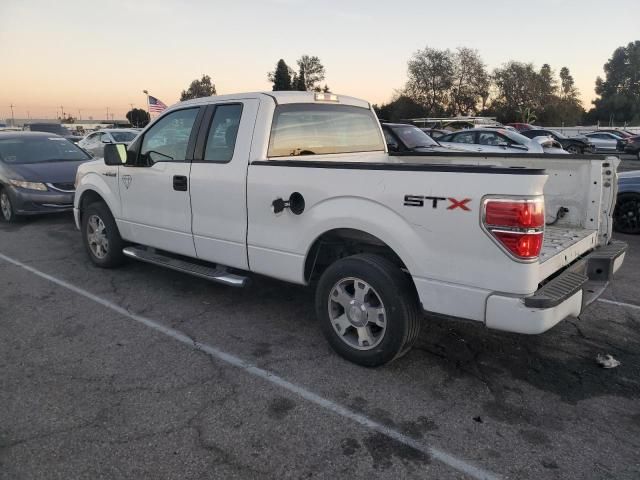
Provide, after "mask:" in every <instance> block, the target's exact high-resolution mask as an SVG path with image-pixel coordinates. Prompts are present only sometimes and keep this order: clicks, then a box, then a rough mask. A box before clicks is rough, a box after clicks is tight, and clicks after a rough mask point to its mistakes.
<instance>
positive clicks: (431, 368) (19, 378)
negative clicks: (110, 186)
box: [0, 215, 640, 480]
mask: <svg viewBox="0 0 640 480" xmlns="http://www.w3.org/2000/svg"><path fill="white" fill-rule="evenodd" d="M618 238H622V239H624V240H625V241H627V242H629V244H630V248H629V251H628V253H627V259H626V262H625V265H624V266H623V268H622V270H621V271H620V272H619V274H618V278H617V280H616V282H615V283H614V284H613V285H612V286H611V287H610V288H609V289H608V290H607V291H606V293H605V295H604V297H605V298H608V299H612V300H616V301H619V302H628V303H632V304H640V295H639V292H638V280H639V279H640V238H638V237H623V236H618ZM0 253H2V254H4V255H6V256H8V257H11V258H13V259H16V260H19V261H21V262H23V263H26V264H28V265H29V266H31V267H33V268H36V269H38V270H40V271H42V272H45V273H47V274H49V275H53V276H55V277H56V278H59V279H62V280H64V281H66V282H69V283H71V284H73V285H76V286H78V287H80V288H83V289H86V290H88V291H89V292H91V293H93V294H95V295H97V296H99V297H101V298H104V299H106V300H109V301H110V302H113V303H115V304H117V305H119V306H122V307H124V308H126V309H127V310H128V311H130V312H132V313H135V314H141V315H144V316H145V317H147V318H149V319H153V320H154V321H156V322H158V323H160V324H162V325H166V326H170V327H172V328H175V329H176V330H179V331H180V332H183V333H184V334H186V335H188V336H190V337H191V338H193V339H195V340H197V341H198V342H202V343H206V344H209V345H212V346H214V347H216V348H218V349H221V350H223V351H225V352H227V353H229V354H232V355H235V356H237V357H239V358H241V359H243V360H246V361H248V362H250V363H252V364H254V365H256V366H258V367H260V368H263V369H265V370H268V371H270V372H273V373H274V374H277V375H279V376H280V377H282V378H284V379H286V380H287V381H289V382H292V383H293V384H296V385H299V386H301V387H304V388H306V389H307V390H310V391H312V392H315V393H317V394H318V395H321V396H323V397H324V398H327V399H329V400H331V401H333V402H336V403H338V404H340V405H344V406H346V407H348V408H350V409H351V410H353V411H356V412H359V413H362V414H364V415H367V416H368V417H370V418H371V419H374V420H375V421H377V422H380V423H382V424H383V425H385V426H387V427H389V428H392V429H394V430H397V431H399V432H401V433H403V434H404V435H406V436H408V437H410V438H413V439H416V440H419V441H420V442H422V443H424V444H427V445H431V446H433V447H436V448H439V449H442V450H444V451H446V452H448V453H449V454H451V455H454V456H455V457H457V458H459V459H462V460H465V461H468V462H471V463H472V464H473V465H476V466H478V467H480V468H483V469H485V470H487V471H490V472H494V473H496V474H498V475H500V476H501V477H503V478H510V479H542V478H545V479H546V478H549V479H594V478H595V479H637V478H640V457H639V456H638V452H639V451H640V401H639V400H640V309H633V308H627V307H623V306H617V305H611V304H605V303H601V302H596V303H595V304H593V305H592V306H591V307H590V308H589V309H588V311H587V312H586V313H584V314H583V315H582V316H581V318H579V319H573V320H570V321H565V322H563V323H561V324H560V325H558V326H557V327H555V328H553V329H552V330H550V331H549V332H546V333H545V334H543V335H539V336H520V335H515V334H508V333H502V332H492V331H488V330H486V329H485V328H484V327H483V326H481V325H477V324H474V323H470V322H463V321H452V320H445V319H425V323H424V325H423V329H422V333H421V335H420V338H419V340H418V342H417V345H416V346H415V348H414V349H413V350H412V351H411V352H410V353H409V354H408V355H406V356H405V357H403V358H402V359H400V360H398V361H396V362H394V363H392V364H390V365H388V366H386V367H383V368H379V369H375V370H371V369H364V368H361V367H358V366H355V365H352V364H349V363H347V362H345V361H343V360H341V359H340V358H339V357H337V356H336V355H335V354H333V353H332V351H331V350H330V349H329V347H328V346H327V344H326V343H325V341H324V339H323V338H322V335H321V333H320V330H319V328H318V326H317V325H316V323H315V319H314V313H313V304H312V299H313V292H312V291H311V290H307V289H305V288H302V287H298V286H292V285H288V284H284V283H281V282H278V281H275V280H270V279H267V278H263V277H254V283H253V284H252V286H250V287H249V288H247V289H244V290H238V289H232V288H229V287H225V286H222V285H217V284H212V283H209V282H206V281H204V280H200V279H197V278H192V277H189V276H185V275H182V274H179V273H176V272H172V271H167V270H163V269H161V268H157V267H154V266H152V265H148V264H141V263H133V262H132V263H128V264H126V265H125V266H124V267H122V268H120V269H117V270H100V269H97V268H95V267H93V266H92V265H91V264H90V263H89V261H88V259H87V258H86V255H85V253H84V251H83V248H82V244H81V241H80V237H79V233H78V232H77V231H76V230H75V227H74V225H73V219H72V216H71V215H57V216H51V217H46V218H34V219H30V220H28V221H24V222H20V223H18V224H16V225H7V224H0ZM599 353H609V354H611V355H613V356H614V357H615V358H616V359H618V360H620V361H621V362H622V365H621V366H620V367H618V368H616V369H613V370H604V369H602V368H600V367H598V365H597V364H596V362H595V358H596V356H597V355H598V354H599ZM0 380H1V384H0V385H1V386H0V479H11V480H15V479H30V480H31V479H76V478H77V479H87V478H90V479H102V478H104V479H131V478H136V479H140V478H150V479H178V478H179V479H205V478H224V479H227V478H241V479H247V478H251V479H253V478H296V479H298V478H353V479H360V478H363V479H364V478H366V479H372V478H385V479H387V478H433V479H454V478H466V477H465V476H464V475H463V474H462V473H460V472H458V471H456V470H453V469H452V468H450V467H448V466H446V465H444V464H442V463H440V462H438V461H436V460H435V459H433V458H430V457H429V456H428V455H426V454H424V453H421V452H418V451H415V450H413V449H412V448H410V447H408V446H407V445H405V444H402V443H400V442H398V441H395V440H391V439H389V438H388V437H386V436H384V435H382V434H380V433H377V432H375V431H372V430H371V429H368V428H366V427H363V426H362V425H359V424H356V423H354V422H352V421H350V420H348V419H346V418H343V417H341V416H339V415H337V414H335V413H333V412H331V411H328V410H326V409H323V408H321V407H320V406H318V405H316V404H314V403H311V402H308V401H307V400H304V399H302V398H301V397H299V396H297V395H295V394H294V393H292V392H290V391H287V390H285V389H282V388H280V387H278V386H277V385H274V384H273V383H269V382H266V381H264V380H263V379H260V378H257V377H255V376H252V375H249V374H248V373H246V372H244V371H242V370H240V369H238V368H235V367H233V366H230V365H228V364H225V363H223V362H221V361H219V360H217V359H215V358H212V357H210V356H208V355H206V354H205V353H203V352H200V351H197V350H195V349H193V348H189V346H187V345H184V344H182V343H179V342H177V341H176V340H174V339H173V338H170V337H168V336H166V335H163V334H161V333H159V332H157V331H154V330H152V329H150V328H148V327H145V326H144V325H142V324H140V323H138V322H135V321H133V320H132V319H131V318H129V317H127V316H125V315H121V314H119V313H117V312H115V311H114V310H112V309H109V308H107V307H105V306H102V305H99V304H97V303H95V302H93V301H91V300H90V299H88V298H85V297H83V296H81V295H78V294H77V293H74V292H72V291H70V290H68V289H65V288H63V287H61V286H59V285H56V284H54V283H52V282H50V281H47V280H45V279H43V278H40V277H38V276H36V275H34V274H33V273H30V272H28V271H26V270H25V269H23V268H20V267H17V266H15V265H12V264H10V263H7V262H5V261H3V260H0Z"/></svg>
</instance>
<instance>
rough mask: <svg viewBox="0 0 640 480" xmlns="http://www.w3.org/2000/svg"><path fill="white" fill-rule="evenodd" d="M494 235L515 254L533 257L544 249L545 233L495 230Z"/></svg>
mask: <svg viewBox="0 0 640 480" xmlns="http://www.w3.org/2000/svg"><path fill="white" fill-rule="evenodd" d="M492 233H493V235H494V236H495V237H496V238H497V239H498V240H499V241H500V243H502V245H504V246H505V248H506V249H507V250H509V251H510V252H511V253H513V254H514V255H516V256H518V257H520V258H524V259H531V258H536V257H537V256H538V255H540V250H541V249H542V241H543V234H542V232H537V233H516V232H503V231H493V232H492Z"/></svg>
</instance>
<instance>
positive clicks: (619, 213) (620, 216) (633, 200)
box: [613, 193, 640, 233]
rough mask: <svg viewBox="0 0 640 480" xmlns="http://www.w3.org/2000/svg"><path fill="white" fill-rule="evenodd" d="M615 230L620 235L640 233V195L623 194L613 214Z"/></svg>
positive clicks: (619, 196)
mask: <svg viewBox="0 0 640 480" xmlns="http://www.w3.org/2000/svg"><path fill="white" fill-rule="evenodd" d="M613 228H615V229H616V231H618V232H620V233H640V195H639V194H637V193H621V194H620V195H618V201H617V203H616V209H615V210H614V212H613Z"/></svg>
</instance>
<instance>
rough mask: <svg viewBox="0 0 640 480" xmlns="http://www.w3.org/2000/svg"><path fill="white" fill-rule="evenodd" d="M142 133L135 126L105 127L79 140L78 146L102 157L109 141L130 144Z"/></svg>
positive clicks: (95, 155)
mask: <svg viewBox="0 0 640 480" xmlns="http://www.w3.org/2000/svg"><path fill="white" fill-rule="evenodd" d="M138 133H140V131H139V130H136V129H133V128H105V129H102V130H98V131H97V132H92V133H89V134H88V135H86V136H85V137H84V138H83V139H82V140H80V141H79V142H78V146H79V147H81V148H83V149H84V150H86V151H87V152H89V153H91V154H92V155H93V156H94V157H102V156H103V152H104V146H105V144H107V143H124V144H129V143H131V142H132V141H133V139H134V138H136V135H138Z"/></svg>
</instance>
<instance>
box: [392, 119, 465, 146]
mask: <svg viewBox="0 0 640 480" xmlns="http://www.w3.org/2000/svg"><path fill="white" fill-rule="evenodd" d="M381 125H382V132H383V133H384V138H385V141H386V142H387V148H388V149H389V152H456V151H457V150H456V149H455V148H451V147H445V146H443V145H440V144H439V143H438V142H437V141H436V140H434V139H433V138H431V137H430V136H429V135H427V134H426V133H424V132H423V131H422V130H421V129H419V128H418V127H416V126H414V125H408V124H405V123H382V124H381Z"/></svg>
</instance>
